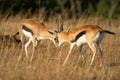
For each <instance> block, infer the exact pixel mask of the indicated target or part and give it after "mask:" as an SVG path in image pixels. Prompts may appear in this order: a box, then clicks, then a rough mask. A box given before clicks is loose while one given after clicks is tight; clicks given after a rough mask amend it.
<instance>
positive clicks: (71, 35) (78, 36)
mask: <svg viewBox="0 0 120 80" xmlns="http://www.w3.org/2000/svg"><path fill="white" fill-rule="evenodd" d="M56 22H57V21H56ZM62 22H63V21H62ZM57 24H58V22H57ZM104 33H109V34H113V35H114V34H115V33H114V32H110V31H108V30H104V29H102V28H101V27H99V26H98V25H83V26H80V27H78V28H73V29H72V30H70V31H69V32H63V23H62V25H61V27H60V29H58V31H57V36H58V46H61V45H62V44H63V43H64V42H68V43H69V44H70V50H69V53H68V55H67V57H66V59H65V61H64V63H63V65H64V64H65V63H66V61H67V60H68V57H69V55H70V54H71V51H72V48H73V47H74V45H77V46H78V47H79V50H80V53H81V50H82V46H83V44H85V43H87V44H88V46H89V47H90V49H91V50H92V52H93V56H92V60H91V63H90V65H91V64H92V63H93V61H94V57H95V54H96V46H95V44H96V45H97V47H98V49H99V52H100V56H101V58H102V52H103V50H102V47H101V41H102V40H103V37H104ZM81 55H82V53H81ZM82 58H84V56H83V55H82Z"/></svg>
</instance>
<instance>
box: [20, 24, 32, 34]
mask: <svg viewBox="0 0 120 80" xmlns="http://www.w3.org/2000/svg"><path fill="white" fill-rule="evenodd" d="M22 29H24V30H25V31H27V32H30V33H31V34H32V35H33V31H32V30H31V29H29V28H28V27H26V26H25V25H23V26H22Z"/></svg>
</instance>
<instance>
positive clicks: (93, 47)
mask: <svg viewBox="0 0 120 80" xmlns="http://www.w3.org/2000/svg"><path fill="white" fill-rule="evenodd" d="M88 45H89V47H90V48H91V50H92V52H93V56H92V60H91V63H90V65H92V63H93V61H94V58H95V54H96V47H95V45H94V43H93V42H92V43H90V44H88Z"/></svg>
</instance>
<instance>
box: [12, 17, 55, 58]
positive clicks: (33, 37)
mask: <svg viewBox="0 0 120 80" xmlns="http://www.w3.org/2000/svg"><path fill="white" fill-rule="evenodd" d="M18 34H19V35H20V40H21V42H22V47H23V46H24V36H25V37H27V38H28V41H27V42H26V44H25V53H26V57H27V56H28V50H27V48H28V46H29V44H30V43H31V42H32V43H33V52H32V57H31V60H32V58H33V53H34V50H35V47H36V46H37V42H38V41H40V40H44V39H50V40H52V41H53V43H54V44H55V39H56V33H54V32H53V31H52V30H48V29H47V28H46V26H45V25H44V24H43V23H40V22H38V21H37V20H34V19H23V20H22V21H21V22H20V23H19V26H18V32H17V33H16V34H15V35H14V38H15V39H16V40H17V38H16V35H18Z"/></svg>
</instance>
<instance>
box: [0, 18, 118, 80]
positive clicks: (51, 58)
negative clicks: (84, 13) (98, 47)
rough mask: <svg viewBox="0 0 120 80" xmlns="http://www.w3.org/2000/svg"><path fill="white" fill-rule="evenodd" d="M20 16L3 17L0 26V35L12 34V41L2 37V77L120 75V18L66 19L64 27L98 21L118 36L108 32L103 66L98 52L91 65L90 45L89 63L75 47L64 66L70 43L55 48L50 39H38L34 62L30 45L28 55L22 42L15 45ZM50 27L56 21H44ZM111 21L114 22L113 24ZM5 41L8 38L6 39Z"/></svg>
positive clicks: (114, 78)
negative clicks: (13, 37) (39, 40)
mask: <svg viewBox="0 0 120 80" xmlns="http://www.w3.org/2000/svg"><path fill="white" fill-rule="evenodd" d="M20 20H21V18H20V16H16V17H14V18H12V17H11V18H9V19H7V20H3V21H2V22H1V25H0V33H1V34H0V35H1V36H3V37H4V35H8V34H9V35H10V37H9V40H6V38H5V39H1V40H0V45H1V46H0V80H119V79H120V77H119V74H120V53H119V52H120V48H119V45H120V31H119V30H120V25H119V20H112V21H111V23H109V20H107V19H103V18H99V19H98V18H96V17H90V18H88V19H85V18H80V19H78V20H65V22H64V27H65V30H67V29H68V27H70V28H74V27H78V26H80V25H85V24H99V25H100V26H101V27H102V28H104V29H107V30H111V31H114V32H115V33H116V36H112V35H109V34H106V35H105V38H104V40H103V42H102V46H103V51H104V52H103V59H102V60H103V65H102V66H100V65H99V63H100V56H99V53H98V52H97V54H96V56H95V60H94V63H93V65H92V66H90V60H91V57H92V52H91V50H90V49H89V47H88V46H87V45H85V46H84V47H83V50H82V52H83V53H84V55H85V60H86V62H85V63H83V62H82V58H81V56H80V53H79V48H77V47H76V46H75V47H74V49H73V51H72V54H71V55H70V57H69V59H68V61H67V63H66V65H65V66H63V65H62V64H63V61H64V60H65V58H66V56H67V53H68V50H69V45H68V44H67V43H65V44H63V45H62V46H61V47H60V48H56V47H55V46H54V44H53V43H52V42H51V41H50V40H44V41H41V42H39V45H38V46H37V48H36V50H35V53H34V58H33V61H32V62H30V61H29V60H30V57H31V48H32V46H30V47H29V52H28V53H29V57H28V58H26V57H25V51H24V50H22V48H21V44H16V43H15V42H14V40H13V39H11V38H12V35H13V34H14V33H16V31H17V25H18V23H19V22H20ZM44 23H45V25H46V26H47V28H49V29H54V28H55V26H56V24H55V21H54V20H52V19H51V20H49V21H48V22H44ZM110 24H111V25H110ZM4 40H6V41H4Z"/></svg>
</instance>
